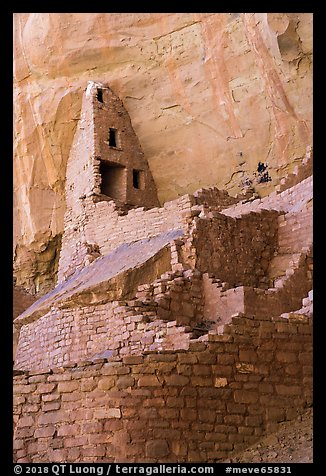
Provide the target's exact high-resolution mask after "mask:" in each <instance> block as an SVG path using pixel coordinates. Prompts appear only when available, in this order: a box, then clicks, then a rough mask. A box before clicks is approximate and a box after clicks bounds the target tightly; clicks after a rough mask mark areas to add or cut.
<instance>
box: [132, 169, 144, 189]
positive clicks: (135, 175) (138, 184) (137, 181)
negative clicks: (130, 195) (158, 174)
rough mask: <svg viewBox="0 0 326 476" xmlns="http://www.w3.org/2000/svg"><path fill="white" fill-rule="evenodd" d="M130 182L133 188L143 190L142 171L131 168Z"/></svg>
mask: <svg viewBox="0 0 326 476" xmlns="http://www.w3.org/2000/svg"><path fill="white" fill-rule="evenodd" d="M132 184H133V187H134V188H137V189H138V190H143V189H144V186H145V183H144V171H143V170H136V169H133V171H132Z"/></svg>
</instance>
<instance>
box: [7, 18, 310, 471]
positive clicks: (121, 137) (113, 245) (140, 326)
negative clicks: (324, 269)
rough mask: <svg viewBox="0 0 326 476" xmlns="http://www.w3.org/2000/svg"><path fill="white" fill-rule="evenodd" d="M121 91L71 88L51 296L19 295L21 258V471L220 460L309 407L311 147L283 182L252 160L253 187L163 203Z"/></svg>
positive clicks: (17, 383)
mask: <svg viewBox="0 0 326 476" xmlns="http://www.w3.org/2000/svg"><path fill="white" fill-rule="evenodd" d="M105 15H108V14H105ZM153 15H154V14H153ZM221 15H224V14H221ZM240 15H243V14H240ZM205 18H206V17H205ZM223 18H224V17H223ZM240 18H241V17H240ZM250 18H251V17H249V18H247V17H245V21H246V22H250V21H251V19H250ZM282 18H283V17H282ZM202 21H208V20H205V19H203V20H202ZM228 21H234V22H238V21H239V17H238V16H237V17H234V18H233V17H232V19H231V18H230V19H228ZM279 21H280V20H279ZM283 21H284V22H285V20H284V18H283ZM270 24H272V21H271V19H270ZM278 25H279V24H278ZM282 25H283V23H282ZM250 26H251V23H250V24H249V26H248V31H251V30H250V28H249V27H250ZM283 26H284V25H283ZM207 28H208V27H207ZM270 28H272V27H270ZM278 28H281V27H280V26H278ZM284 28H285V27H284ZM184 34H186V32H184ZM203 34H204V33H203ZM302 34H303V33H302ZM205 41H208V42H209V35H208V36H207V37H206V40H205ZM252 41H254V40H252ZM258 47H259V45H258V46H257V47H256V51H260V50H259V48H258ZM162 51H163V50H162ZM162 54H163V53H162ZM266 54H267V53H266ZM211 67H213V66H212V65H211V63H209V62H208V63H207V68H211ZM169 68H170V69H169V74H172V73H171V71H172V70H173V66H172V63H171V62H170V63H169ZM167 70H168V68H167ZM112 74H113V73H112ZM113 76H114V75H113ZM209 77H212V76H209ZM189 81H190V80H189ZM113 82H115V84H118V82H116V81H113ZM122 89H123V88H121V91H122ZM115 90H116V89H115V88H114V87H113V86H112V85H111V83H110V82H107V81H103V82H100V81H99V80H89V81H87V82H84V83H83V86H82V88H81V91H82V94H81V97H80V98H79V99H78V100H79V104H80V114H79V116H78V119H77V120H74V127H75V128H74V131H73V137H72V139H71V145H70V147H69V154H68V158H67V166H66V169H65V179H64V190H65V193H64V198H65V207H64V210H65V211H64V219H63V232H62V241H61V247H60V249H59V251H58V262H57V265H56V270H55V272H53V273H54V274H55V280H56V282H55V284H53V285H51V284H48V282H47V283H46V286H48V287H46V286H45V287H44V288H43V292H40V293H37V292H35V288H33V286H32V285H31V284H30V285H29V291H30V293H27V291H26V289H27V288H28V286H27V284H26V283H31V282H32V278H31V277H30V276H28V275H27V272H25V274H23V273H20V271H19V270H20V269H21V268H22V266H21V264H20V266H18V264H19V263H22V262H24V260H25V261H26V262H27V259H29V260H32V259H34V258H31V256H32V255H31V254H28V253H27V251H26V249H27V245H26V244H24V246H23V245H21V247H20V248H19V247H17V258H16V264H15V266H16V268H15V269H16V270H18V271H17V273H16V274H17V276H18V277H17V279H18V282H17V283H16V286H15V288H14V289H15V303H16V304H15V309H16V310H15V315H14V349H15V355H14V461H15V462H17V463H48V462H55V463H67V462H69V463H83V462H85V463H87V462H89V463H99V462H128V463H220V462H224V461H227V460H228V459H230V458H232V455H234V454H236V453H237V452H239V451H240V450H243V449H245V448H247V447H249V446H250V445H252V444H254V443H256V442H257V441H259V439H260V438H262V436H264V435H269V434H270V433H272V432H273V431H275V430H276V429H277V428H278V425H279V424H280V422H286V421H292V420H295V419H296V418H297V417H298V416H300V415H302V414H304V412H305V411H306V410H307V409H308V408H310V407H311V406H312V308H313V291H312V288H313V281H312V270H313V251H312V250H313V248H312V243H313V240H312V198H313V190H312V160H313V157H312V147H311V145H310V144H308V143H305V144H304V152H303V153H302V154H301V155H300V157H297V158H296V161H295V165H294V166H293V167H291V168H290V170H286V168H285V166H284V164H283V163H282V160H283V159H282V160H281V159H280V164H279V165H278V167H279V169H280V170H283V176H282V178H281V179H278V178H277V174H276V172H275V167H274V169H273V164H272V165H268V167H269V168H268V171H267V165H266V164H267V163H268V164H270V163H271V161H270V160H268V161H267V160H264V161H262V160H260V159H259V160H256V157H255V160H254V161H253V166H252V173H254V172H256V171H257V172H258V173H261V174H265V175H264V177H265V178H264V179H263V180H260V182H259V183H258V184H257V187H256V189H251V188H248V187H247V188H242V189H241V190H238V193H230V190H229V189H227V187H220V186H219V187H218V186H217V185H216V184H215V182H216V181H215V179H214V184H213V185H210V184H208V182H206V183H207V185H205V186H203V187H197V188H196V189H195V190H192V189H191V187H188V191H187V192H185V193H183V192H184V189H183V188H182V180H180V177H178V178H176V179H175V181H174V184H175V188H176V189H178V190H180V193H179V194H178V196H175V197H173V198H172V199H166V200H165V199H162V193H163V192H162V189H163V188H164V187H163V186H162V183H164V180H165V182H169V184H170V182H171V180H172V179H171V177H170V176H169V175H166V176H165V178H164V180H163V178H162V177H159V174H160V171H162V165H161V164H162V163H163V165H164V167H169V166H170V167H171V164H172V163H173V162H168V160H169V159H168V157H169V156H168V155H166V157H167V159H166V160H167V163H164V161H162V157H163V155H162V157H161V156H160V155H157V156H156V158H155V160H151V161H150V160H149V159H147V157H150V153H149V151H150V150H151V147H152V144H151V143H150V141H151V137H148V138H147V137H146V134H144V132H143V130H142V126H141V125H139V123H137V122H135V124H134V123H133V124H132V121H131V118H130V115H129V112H127V111H129V109H128V108H127V103H128V97H127V95H126V94H124V98H125V99H124V101H122V99H121V97H122V95H121V97H119V94H118V92H117V93H116V92H115ZM171 94H172V93H171ZM174 94H176V95H177V96H178V94H179V96H178V98H179V100H180V101H181V100H182V99H183V97H182V94H181V93H180V92H179V93H175V92H174ZM135 97H136V96H135ZM139 97H140V96H139ZM137 98H138V96H137ZM132 100H133V101H140V99H134V96H133V97H132ZM129 101H130V102H129V103H128V104H130V103H131V99H130V98H129ZM166 102H167V99H166ZM189 104H190V103H189ZM189 104H188V105H187V106H185V111H186V112H184V111H183V113H187V114H188V116H187V117H188V119H187V120H189V121H190V119H189V117H190V115H189V108H190V105H189ZM153 107H154V106H153ZM155 107H156V106H155ZM187 107H188V110H186V109H187ZM221 107H222V106H221ZM166 109H167V110H168V111H169V112H168V114H171V116H169V118H170V120H175V119H173V117H174V116H173V114H176V113H175V112H174V111H172V110H173V109H176V107H174V105H173V107H172V106H171V105H168V106H166ZM131 110H132V111H133V114H134V110H133V109H132V108H131ZM171 111H172V112H171ZM230 111H231V110H230V109H229V110H228V114H229V116H231V112H230ZM165 113H166V110H165V109H164V108H162V110H161V112H160V114H161V115H163V114H165ZM229 116H228V117H229ZM160 117H161V116H160ZM159 120H162V118H161V119H157V120H156V123H155V125H153V127H156V126H157V124H159ZM235 122H236V121H235V119H234V121H233V122H232V121H231V123H232V127H234V129H236V126H235ZM189 123H190V122H189ZM136 127H137V128H138V129H139V130H140V132H141V134H142V136H143V141H144V143H145V144H146V146H147V153H146V154H145V153H144V150H145V149H144V150H143V147H142V145H143V142H142V141H140V139H139V138H138V135H137V134H136V132H135V130H136ZM191 127H192V126H191ZM196 127H198V125H197V126H196ZM230 127H231V126H230ZM233 132H235V133H236V131H233ZM248 135H250V132H249V133H248ZM149 136H150V134H149ZM62 137H63V136H62ZM156 140H157V141H158V142H160V138H159V134H157V139H156ZM241 140H242V139H241ZM256 140H257V138H256ZM172 141H173V140H172V139H171V142H172ZM185 141H186V139H185ZM244 143H245V142H244ZM230 147H232V146H230ZM242 149H243V150H245V147H243V148H242ZM155 153H156V152H155ZM177 153H178V151H177V147H176V152H173V154H175V156H174V159H173V160H175V162H176V170H178V174H179V173H180V170H179V169H177V168H178V166H179V165H178V164H177V159H176V158H175V157H176V154H177ZM196 153H200V150H199V149H197V152H196ZM189 154H190V155H191V154H192V149H191V148H189ZM244 156H245V153H242V152H241V160H245V159H244ZM235 157H236V158H235V159H234V161H235V162H234V170H233V171H232V173H236V171H239V168H238V169H237V167H238V165H237V164H236V160H239V159H238V158H237V157H238V156H235ZM201 160H202V161H203V163H204V162H205V160H206V158H205V155H204V154H203V156H202V157H201ZM185 163H186V162H185ZM257 163H258V164H259V165H258V168H257ZM186 164H187V165H186V166H185V165H184V164H183V165H182V166H183V167H184V170H185V174H184V177H183V178H185V177H186V175H187V173H188V172H189V170H191V173H193V169H192V168H191V167H193V163H192V162H191V160H189V161H188V162H187V163H186ZM187 167H188V168H187ZM282 167H283V169H282ZM182 170H183V169H182ZM248 170H249V169H248ZM200 173H201V172H198V174H200ZM280 173H281V172H280ZM266 174H267V175H266ZM269 174H270V175H269ZM272 175H273V180H272V179H271V176H272ZM194 177H195V174H194ZM241 177H244V178H246V177H249V172H248V174H247V176H246V177H245V176H244V175H241ZM170 179H171V180H170ZM173 180H174V179H173ZM173 180H172V181H173ZM193 180H194V181H195V178H194V179H193ZM225 183H228V182H227V181H225ZM239 183H240V182H239ZM168 186H170V185H168ZM270 187H272V189H271V188H270ZM181 192H182V193H181ZM164 193H165V192H164ZM51 220H54V218H53V217H52V218H51ZM51 223H52V222H51ZM51 226H52V225H51ZM22 229H23V228H22ZM42 236H43V235H42ZM42 239H43V238H42ZM44 240H45V239H44ZM24 247H25V248H24ZM21 250H25V251H24V253H23V251H21ZM43 251H44V253H45V252H46V248H45V247H44V250H43ZM50 252H51V249H50V247H49V254H50ZM19 253H20V254H19ZM30 253H31V252H30ZM35 253H36V252H35ZM33 256H34V255H33ZM43 256H44V255H43ZM51 256H52V255H51ZM35 259H36V258H35ZM50 259H51V260H52V261H53V260H54V258H53V256H52V257H51V258H49V260H50ZM19 260H20V261H19ZM42 262H43V264H44V263H45V264H44V267H43V268H42V269H43V272H44V274H46V272H47V271H46V269H47V268H46V262H47V261H46V258H43V261H42ZM17 263H18V264H17ZM35 266H36V265H34V268H35ZM34 268H33V269H34ZM51 269H52V268H51ZM33 272H34V271H33ZM39 274H40V273H39ZM33 276H34V275H33ZM33 279H34V277H33ZM51 279H52V278H51ZM22 282H24V283H25V289H24V287H23V286H22ZM49 282H50V281H49ZM33 283H34V281H33ZM49 288H50V289H49ZM27 290H28V289H27ZM31 291H33V292H31Z"/></svg>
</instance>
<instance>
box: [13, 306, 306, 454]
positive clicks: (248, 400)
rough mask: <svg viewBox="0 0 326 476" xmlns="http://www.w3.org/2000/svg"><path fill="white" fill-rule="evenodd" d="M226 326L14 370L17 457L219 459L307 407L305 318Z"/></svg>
mask: <svg viewBox="0 0 326 476" xmlns="http://www.w3.org/2000/svg"><path fill="white" fill-rule="evenodd" d="M290 316H291V315H290ZM224 332H225V334H224V335H217V334H213V333H211V334H208V341H207V342H203V341H202V342H201V341H200V340H196V341H190V346H189V350H188V351H186V350H184V351H180V350H179V351H165V352H157V351H156V352H155V351H152V352H149V353H147V354H146V355H134V356H125V357H124V358H123V359H121V358H116V359H114V358H113V359H112V358H111V361H107V360H106V359H99V360H98V361H95V362H87V361H84V362H79V363H78V364H74V365H72V366H70V367H67V368H57V369H53V370H43V371H40V372H31V373H28V372H23V373H21V375H17V376H16V377H15V379H14V380H15V382H14V424H15V435H14V440H15V441H14V450H15V461H17V462H20V463H23V462H65V463H66V462H71V463H77V462H101V461H103V462H104V461H105V462H142V463H145V462H148V463H151V462H154V463H156V462H160V463H161V462H208V463H209V462H215V461H221V460H222V459H224V458H226V457H228V456H229V455H230V453H231V452H232V451H233V450H238V449H240V448H242V447H244V446H246V445H250V444H251V443H253V442H254V441H255V440H257V439H258V438H259V437H260V436H261V435H262V434H264V433H265V432H266V431H272V430H273V429H274V427H275V423H276V422H279V421H283V420H290V419H293V418H295V417H296V416H297V415H298V414H299V413H300V412H302V411H304V409H305V407H307V406H309V405H311V403H312V396H311V381H312V341H311V321H310V320H309V319H308V318H307V317H306V316H304V315H298V314H295V315H292V317H291V318H289V319H285V318H281V317H280V318H275V319H272V320H270V319H269V318H268V317H267V316H266V318H265V319H264V320H257V319H252V318H248V317H245V316H238V317H234V318H233V321H232V323H231V324H228V325H227V326H225V330H224ZM202 339H203V338H202Z"/></svg>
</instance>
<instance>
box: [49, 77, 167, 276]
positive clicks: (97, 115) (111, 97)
mask: <svg viewBox="0 0 326 476" xmlns="http://www.w3.org/2000/svg"><path fill="white" fill-rule="evenodd" d="M157 206H160V204H159V200H158V198H157V192H156V186H155V183H154V180H153V177H152V174H151V171H150V169H149V166H148V163H147V161H146V159H145V157H144V154H143V151H142V149H141V146H140V143H139V140H138V138H137V136H136V134H135V132H134V130H133V128H132V125H131V122H130V118H129V115H128V113H127V111H126V110H125V108H124V106H123V104H122V101H121V100H120V99H119V98H118V97H117V96H116V95H115V94H114V93H113V92H112V91H111V89H110V88H109V87H107V86H104V85H103V84H100V83H94V82H93V81H90V82H89V83H88V86H87V89H86V92H85V94H84V96H83V101H82V108H81V115H80V120H79V122H78V125H77V129H76V133H75V136H74V140H73V144H72V147H71V151H70V155H69V159H68V163H67V172H66V212H65V217H64V234H63V237H62V247H61V252H60V260H59V269H58V282H59V283H60V282H61V281H63V280H66V279H67V278H68V277H70V276H71V275H72V274H73V273H74V272H75V271H76V270H78V269H81V268H83V267H84V266H85V265H86V264H87V263H89V261H92V260H93V259H94V258H96V257H98V256H99V254H102V255H104V254H106V253H107V252H108V250H110V249H111V248H112V247H113V246H114V238H113V236H112V234H110V221H112V225H113V224H114V222H115V220H116V214H117V211H118V212H119V213H125V212H126V210H128V209H131V208H137V207H144V208H153V207H157ZM102 235H103V236H102Z"/></svg>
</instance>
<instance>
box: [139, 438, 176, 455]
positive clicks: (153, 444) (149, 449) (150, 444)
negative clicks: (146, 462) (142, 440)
mask: <svg viewBox="0 0 326 476" xmlns="http://www.w3.org/2000/svg"><path fill="white" fill-rule="evenodd" d="M169 454H170V448H169V445H168V442H167V440H151V441H147V442H146V444H145V455H146V456H147V457H149V458H164V457H166V456H168V455H169Z"/></svg>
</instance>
